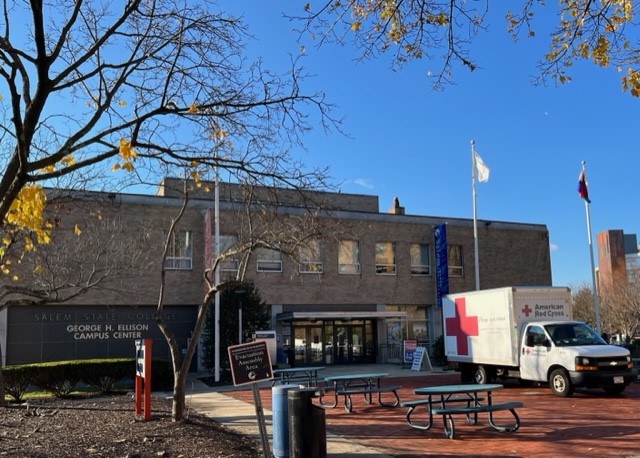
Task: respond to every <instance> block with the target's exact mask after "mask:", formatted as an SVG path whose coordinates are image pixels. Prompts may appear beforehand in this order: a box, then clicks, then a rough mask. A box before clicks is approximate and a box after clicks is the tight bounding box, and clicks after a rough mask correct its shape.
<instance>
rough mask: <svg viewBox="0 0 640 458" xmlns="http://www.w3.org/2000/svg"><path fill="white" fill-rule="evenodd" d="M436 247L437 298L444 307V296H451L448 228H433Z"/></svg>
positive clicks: (440, 305)
mask: <svg viewBox="0 0 640 458" xmlns="http://www.w3.org/2000/svg"><path fill="white" fill-rule="evenodd" d="M433 235H434V238H435V246H436V296H437V298H438V306H439V307H442V296H444V295H446V294H449V265H448V263H447V226H446V225H444V224H438V225H437V226H434V227H433Z"/></svg>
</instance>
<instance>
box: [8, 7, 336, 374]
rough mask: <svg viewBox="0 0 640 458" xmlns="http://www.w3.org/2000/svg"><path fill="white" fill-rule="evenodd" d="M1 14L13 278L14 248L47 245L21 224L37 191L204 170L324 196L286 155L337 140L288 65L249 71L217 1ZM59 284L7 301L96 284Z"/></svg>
mask: <svg viewBox="0 0 640 458" xmlns="http://www.w3.org/2000/svg"><path fill="white" fill-rule="evenodd" d="M2 5H3V9H2V11H3V14H2V18H1V19H0V96H1V97H2V98H3V100H2V103H1V104H0V140H1V145H0V170H1V176H0V240H2V245H0V267H1V268H2V272H4V273H7V274H9V275H11V276H14V275H17V272H16V271H15V270H14V267H12V268H11V269H9V267H8V266H9V262H7V261H12V260H16V259H21V258H22V256H23V255H24V252H23V253H20V252H18V250H17V248H18V247H20V246H21V245H20V244H21V243H22V241H23V240H25V238H27V239H30V242H25V243H26V244H27V245H46V244H47V243H48V242H49V238H50V236H49V231H50V230H51V229H52V227H53V226H51V225H50V223H49V222H48V221H45V220H41V219H39V218H31V215H32V214H36V213H41V212H42V211H43V206H44V202H43V201H44V193H43V192H42V186H44V185H50V184H52V183H64V184H66V185H68V186H82V187H85V186H87V187H90V188H92V189H98V188H100V186H101V185H103V184H104V183H105V180H106V181H108V183H109V185H108V186H109V189H111V190H114V189H119V186H125V185H131V184H139V183H150V182H154V183H157V182H158V181H159V179H160V176H161V174H162V173H165V171H166V170H171V169H173V170H176V168H179V170H184V168H185V167H188V168H191V169H192V175H193V177H194V178H196V179H199V178H201V177H200V174H201V173H202V174H206V173H207V171H209V172H210V171H211V170H212V169H213V168H215V169H216V171H220V172H224V173H226V174H227V175H228V176H230V177H231V176H234V175H237V174H245V175H246V176H248V177H251V179H252V180H254V181H257V182H264V183H269V184H277V183H280V184H283V185H295V186H300V187H307V188H312V187H319V186H324V185H326V180H327V175H326V169H317V170H312V171H306V170H305V169H304V168H303V166H302V164H300V163H299V162H297V161H296V160H295V159H293V158H292V148H295V147H301V146H302V141H301V140H302V137H301V135H302V134H303V133H305V132H306V131H307V130H309V129H310V128H311V126H320V127H321V128H331V127H335V128H337V129H338V130H339V123H338V122H337V121H336V120H335V119H334V118H332V117H331V114H330V111H331V106H330V105H329V104H327V103H326V102H325V100H324V95H323V94H322V93H321V92H315V91H305V90H304V89H303V88H302V83H303V80H304V79H305V76H306V75H305V72H304V69H303V68H302V66H301V65H300V58H299V57H297V56H293V57H292V59H291V65H290V68H289V70H288V71H286V72H283V73H282V74H276V73H274V72H271V71H268V70H267V69H265V68H264V66H263V64H262V62H261V61H260V60H258V61H256V62H247V60H246V59H245V57H244V55H243V50H244V49H243V43H244V40H245V39H246V38H247V34H246V25H245V24H244V23H243V22H242V21H241V20H240V19H239V18H238V17H234V16H232V15H229V14H225V13H223V12H220V11H219V10H217V6H216V4H215V3H214V2H212V1H209V0H197V1H195V0H186V1H178V0H148V1H142V0H130V1H127V2H124V3H117V2H107V3H105V2H100V1H97V0H53V1H52V2H44V1H42V0H30V1H29V2H22V1H16V0H3V2H2ZM212 136H213V137H214V138H215V139H216V141H217V142H218V143H217V144H216V147H215V151H214V150H213V149H211V143H210V139H211V137H212ZM112 172H113V173H116V174H117V175H114V174H113V173H112ZM118 180H119V181H120V184H117V181H118ZM25 190H30V191H32V192H29V193H25V192H24V191H25ZM38 191H39V192H38ZM16 210H20V212H21V215H22V218H16V216H15V215H12V214H11V212H12V211H16ZM5 245H7V246H12V247H13V249H11V250H9V249H7V248H6V247H5ZM24 247H26V245H25V246H24ZM10 251H11V253H10ZM43 256H44V255H43ZM45 257H48V260H49V261H50V262H53V260H52V259H53V258H51V254H49V255H47V256H45ZM43 262H47V260H46V259H44V258H43ZM11 265H12V266H16V263H15V262H14V263H13V264H11ZM56 275H57V277H56V279H55V281H54V280H53V279H52V278H49V279H45V278H44V277H42V283H41V284H40V285H39V288H40V291H39V292H38V291H36V290H35V289H33V288H32V289H31V291H16V290H15V288H13V291H10V292H9V291H7V290H5V292H6V293H7V294H13V295H14V296H13V297H16V296H15V294H19V297H21V298H24V297H25V296H29V295H31V299H32V300H34V299H35V300H36V301H38V300H44V299H45V297H46V298H47V300H49V299H50V298H51V297H53V296H55V294H54V293H57V292H59V291H60V288H65V289H66V290H67V291H70V290H75V293H76V294H80V293H82V292H84V291H86V290H87V288H89V287H93V286H95V285H96V277H95V275H93V274H92V275H90V276H89V277H77V276H76V277H75V278H72V277H71V276H69V277H67V279H66V281H61V280H62V279H63V276H61V275H60V273H57V274H56ZM54 284H55V286H53V285H54ZM33 293H35V295H34V294H33ZM52 294H53V295H52ZM5 297H6V296H5ZM12 300H13V299H12ZM0 377H1V370H0Z"/></svg>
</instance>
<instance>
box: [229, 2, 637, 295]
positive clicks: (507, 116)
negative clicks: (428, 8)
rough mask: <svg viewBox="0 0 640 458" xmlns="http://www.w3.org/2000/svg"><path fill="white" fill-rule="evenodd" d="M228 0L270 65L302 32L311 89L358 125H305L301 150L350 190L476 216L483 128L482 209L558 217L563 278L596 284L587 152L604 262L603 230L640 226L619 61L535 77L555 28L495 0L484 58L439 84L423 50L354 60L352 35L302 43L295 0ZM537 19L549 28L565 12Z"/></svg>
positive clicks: (554, 239) (632, 134)
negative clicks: (519, 16) (516, 25)
mask: <svg viewBox="0 0 640 458" xmlns="http://www.w3.org/2000/svg"><path fill="white" fill-rule="evenodd" d="M220 6H221V7H222V8H230V10H229V11H232V12H234V13H244V16H245V20H246V22H247V24H248V26H249V31H250V33H252V34H253V35H254V37H255V40H252V41H250V42H249V48H248V52H249V54H250V56H253V57H255V56H261V57H262V58H263V60H264V63H265V67H266V68H272V69H280V70H283V69H284V68H285V64H286V62H288V59H289V57H288V56H289V54H294V55H297V54H298V52H299V50H300V46H301V45H304V47H305V49H306V52H305V54H306V58H305V59H304V60H303V65H304V66H305V68H306V69H307V70H308V72H309V73H311V74H314V75H315V77H314V78H312V79H310V80H308V81H307V82H306V83H305V84H304V85H303V88H307V89H308V90H309V91H311V90H315V89H320V90H322V91H324V92H325V93H326V96H327V99H328V100H329V101H330V102H333V103H335V104H336V105H337V109H336V115H338V116H341V117H344V122H343V126H342V127H343V129H344V130H345V131H346V132H347V133H348V134H349V137H345V136H343V135H341V134H339V133H337V132H334V133H332V134H330V135H326V134H325V133H324V132H323V131H322V130H321V129H318V130H317V131H315V132H313V133H311V134H310V135H308V136H307V137H306V138H305V145H306V147H307V151H300V152H299V157H300V158H301V159H302V160H303V161H304V162H305V163H307V164H309V165H314V166H315V165H317V166H324V165H328V166H329V167H330V169H331V175H332V176H333V178H334V180H335V182H336V183H340V189H341V190H342V192H348V193H358V194H374V195H378V196H379V198H380V209H381V210H382V211H386V210H387V209H388V208H389V207H390V206H391V203H392V201H393V198H394V197H395V196H397V197H398V198H399V200H400V204H401V205H402V206H403V207H405V209H406V213H407V214H417V215H429V216H442V217H461V218H472V217H473V212H472V198H471V152H470V142H471V140H472V139H473V140H474V141H475V144H476V150H477V152H478V153H479V154H480V155H481V156H482V158H483V159H484V162H485V163H486V165H487V166H489V168H490V169H491V176H490V179H489V181H488V182H487V183H483V184H478V185H477V214H478V218H479V219H489V220H498V221H512V222H524V223H539V224H545V225H547V227H548V229H549V232H550V243H551V266H552V274H553V284H554V285H557V286H561V285H568V286H574V287H576V286H580V285H582V284H584V283H588V284H590V283H591V273H590V257H589V244H588V237H587V223H586V215H585V206H584V202H583V201H582V200H581V199H580V198H579V197H578V194H577V181H578V174H579V172H580V167H581V165H580V164H581V161H582V160H584V161H586V165H587V181H588V184H589V194H590V197H591V200H592V204H591V206H590V211H591V228H592V238H593V244H594V246H593V251H594V256H595V258H596V263H597V249H596V246H595V240H596V239H595V236H596V234H597V233H598V232H600V231H603V230H607V229H622V230H624V231H625V233H638V232H639V231H640V227H639V223H638V215H639V213H640V212H639V210H640V204H639V203H638V197H637V196H638V193H637V191H636V190H635V188H636V187H637V185H636V180H637V174H638V172H637V171H638V162H639V161H640V159H639V157H640V156H639V155H638V144H637V141H636V132H637V129H638V121H637V119H638V107H639V106H640V100H638V99H634V98H632V97H631V96H630V95H628V94H623V93H622V90H621V88H620V75H619V74H618V73H616V71H615V69H613V68H608V69H601V68H598V67H596V66H594V65H592V64H590V63H580V64H578V65H576V66H575V68H574V70H573V72H572V76H573V82H571V83H570V84H567V85H563V86H560V87H556V86H555V85H554V84H553V83H549V84H548V85H547V86H546V87H542V86H534V85H533V84H532V82H531V81H532V77H533V76H534V75H536V67H535V64H536V62H537V61H538V60H539V59H540V58H541V57H542V56H543V55H544V53H545V51H546V49H547V46H548V43H547V41H548V40H547V37H546V36H545V35H544V34H543V33H538V34H537V37H536V38H535V39H534V40H521V41H520V42H518V43H514V42H513V41H512V40H511V38H510V37H509V36H508V34H507V33H506V31H505V24H504V20H503V11H496V12H495V13H496V14H495V19H493V22H492V23H491V24H490V31H489V32H488V33H484V34H482V35H481V36H480V37H478V39H477V40H476V41H475V42H474V45H473V52H474V53H475V57H476V59H477V62H478V64H479V66H480V68H479V69H478V70H477V71H475V72H473V73H470V72H468V71H467V70H464V69H460V68H458V69H455V70H456V74H455V75H454V81H455V85H454V86H450V87H447V88H446V89H445V90H444V91H443V92H434V91H433V90H432V89H431V81H430V80H429V78H427V77H426V74H427V71H428V70H429V69H430V67H429V63H428V62H426V61H417V62H415V63H413V64H411V65H409V66H408V67H406V68H405V69H404V70H402V71H401V72H393V71H392V70H391V69H390V67H389V60H388V58H386V57H382V58H380V59H377V60H374V61H369V62H365V63H356V62H355V61H354V59H355V58H356V57H358V51H357V50H356V49H354V48H350V47H348V46H347V47H338V46H336V45H325V46H324V47H322V48H321V49H316V48H315V46H314V42H313V41H312V40H311V39H310V37H305V38H303V40H302V42H301V43H298V42H297V41H296V40H297V38H298V35H297V34H296V33H294V32H292V31H291V29H292V25H291V23H289V22H288V21H286V20H284V19H282V17H281V13H282V11H287V12H288V13H290V14H291V13H298V12H299V10H296V9H298V8H301V6H299V5H297V4H296V3H295V2H291V3H289V2H286V3H285V2H278V1H267V0H243V1H240V2H222V3H220ZM292 8H295V9H292ZM540 19H541V20H543V22H541V23H539V25H540V27H539V28H538V32H540V30H544V29H545V28H546V29H547V30H549V29H550V28H551V27H553V26H554V25H555V24H554V23H552V22H551V20H547V22H546V23H545V22H544V18H542V17H541V18H540ZM480 250H482V246H480ZM481 276H482V275H481Z"/></svg>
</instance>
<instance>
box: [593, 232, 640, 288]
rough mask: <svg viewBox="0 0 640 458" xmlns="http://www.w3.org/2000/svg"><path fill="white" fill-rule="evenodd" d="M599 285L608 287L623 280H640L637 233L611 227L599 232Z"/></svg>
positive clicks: (639, 254) (624, 281)
mask: <svg viewBox="0 0 640 458" xmlns="http://www.w3.org/2000/svg"><path fill="white" fill-rule="evenodd" d="M596 237H597V244H598V286H599V290H600V288H603V289H607V288H611V287H613V286H615V285H616V284H618V283H620V282H622V283H626V282H635V281H638V278H639V274H640V248H639V247H638V239H637V237H636V234H625V233H624V232H623V231H622V230H621V229H609V230H606V231H602V232H600V233H598V234H597V236H596Z"/></svg>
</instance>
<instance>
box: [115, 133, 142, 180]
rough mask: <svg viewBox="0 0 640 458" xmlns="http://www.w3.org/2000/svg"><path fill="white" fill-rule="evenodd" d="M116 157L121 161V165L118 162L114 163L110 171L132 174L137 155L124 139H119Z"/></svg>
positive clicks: (129, 143)
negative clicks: (122, 171) (123, 171)
mask: <svg viewBox="0 0 640 458" xmlns="http://www.w3.org/2000/svg"><path fill="white" fill-rule="evenodd" d="M118 156H120V159H121V160H122V164H121V163H120V162H116V163H115V164H114V166H113V167H111V170H112V171H115V170H120V169H122V170H125V171H127V172H132V171H133V169H134V166H133V162H134V161H135V160H136V157H138V153H136V151H135V150H134V149H133V148H131V142H130V141H128V140H125V139H124V138H121V139H120V143H119V145H118Z"/></svg>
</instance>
